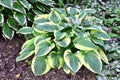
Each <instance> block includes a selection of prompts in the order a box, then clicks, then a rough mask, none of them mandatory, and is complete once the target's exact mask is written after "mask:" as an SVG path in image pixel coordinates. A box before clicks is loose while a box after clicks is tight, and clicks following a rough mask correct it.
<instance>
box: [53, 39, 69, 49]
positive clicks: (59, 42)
mask: <svg viewBox="0 0 120 80" xmlns="http://www.w3.org/2000/svg"><path fill="white" fill-rule="evenodd" d="M54 41H55V43H56V44H57V45H59V46H60V47H67V46H68V45H69V44H70V42H71V39H70V38H69V37H64V38H63V39H60V40H56V39H55V40H54Z"/></svg>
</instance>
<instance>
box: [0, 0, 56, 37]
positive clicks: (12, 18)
mask: <svg viewBox="0 0 120 80" xmlns="http://www.w3.org/2000/svg"><path fill="white" fill-rule="evenodd" d="M53 4H54V1H52V0H29V1H27V0H0V26H1V27H0V28H2V33H3V36H4V37H5V38H7V39H12V38H13V36H14V33H15V31H17V30H18V29H20V28H21V27H25V26H30V25H31V24H32V23H33V21H34V19H33V18H34V16H35V15H36V14H40V13H48V12H49V11H50V10H49V9H50V7H53Z"/></svg>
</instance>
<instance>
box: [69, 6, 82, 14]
mask: <svg viewBox="0 0 120 80" xmlns="http://www.w3.org/2000/svg"><path fill="white" fill-rule="evenodd" d="M67 11H68V13H69V14H70V15H76V14H77V13H79V12H80V11H79V10H78V9H77V8H74V7H68V8H67Z"/></svg>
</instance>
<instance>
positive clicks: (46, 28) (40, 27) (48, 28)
mask: <svg viewBox="0 0 120 80" xmlns="http://www.w3.org/2000/svg"><path fill="white" fill-rule="evenodd" d="M34 27H35V28H36V29H38V30H43V31H47V32H54V30H58V29H59V26H58V25H57V24H54V23H52V22H45V23H40V24H37V25H35V26H34Z"/></svg>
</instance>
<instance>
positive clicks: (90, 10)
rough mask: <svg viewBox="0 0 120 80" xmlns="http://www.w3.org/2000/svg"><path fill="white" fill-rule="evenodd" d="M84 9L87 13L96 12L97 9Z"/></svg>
mask: <svg viewBox="0 0 120 80" xmlns="http://www.w3.org/2000/svg"><path fill="white" fill-rule="evenodd" d="M83 11H85V12H86V13H95V12H96V10H95V9H84V10H83Z"/></svg>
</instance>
